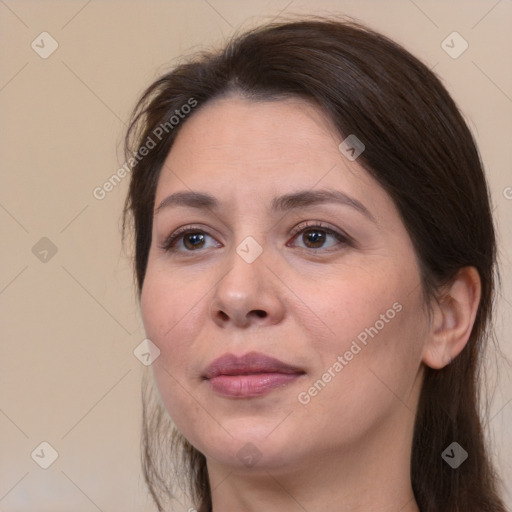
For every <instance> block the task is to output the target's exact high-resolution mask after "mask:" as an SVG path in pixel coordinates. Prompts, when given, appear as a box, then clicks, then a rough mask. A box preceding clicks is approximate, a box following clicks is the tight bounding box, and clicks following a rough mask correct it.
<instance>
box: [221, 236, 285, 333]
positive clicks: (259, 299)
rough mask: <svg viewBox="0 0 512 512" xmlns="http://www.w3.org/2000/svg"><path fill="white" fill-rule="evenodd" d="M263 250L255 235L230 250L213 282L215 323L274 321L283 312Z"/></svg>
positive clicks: (241, 324) (273, 277) (277, 319)
mask: <svg viewBox="0 0 512 512" xmlns="http://www.w3.org/2000/svg"><path fill="white" fill-rule="evenodd" d="M265 256H266V251H265V250H264V247H263V245H262V244H260V243H259V242H258V241H257V240H256V238H255V237H252V236H247V237H245V238H244V239H243V240H242V241H241V242H240V243H239V244H238V245H237V246H234V247H233V248H232V250H231V254H230V255H229V257H228V258H227V262H228V263H227V266H228V267H229V268H227V269H226V268H225V269H224V270H223V277H222V278H221V279H220V280H219V282H218V283H217V285H216V286H215V291H214V296H213V301H212V305H211V307H212V315H213V316H214V320H215V321H216V322H217V323H221V324H222V325H225V324H226V323H229V322H232V323H234V324H236V325H239V326H245V325H247V324H249V323H251V322H258V323H261V322H270V323H275V322H277V321H279V320H280V318H281V317H282V315H283V304H282V302H281V298H280V297H279V296H278V294H279V291H278V290H279V287H278V286H276V283H275V282H274V280H275V276H274V275H273V273H272V272H270V271H269V270H268V269H267V267H266V264H267V260H268V258H266V257H265Z"/></svg>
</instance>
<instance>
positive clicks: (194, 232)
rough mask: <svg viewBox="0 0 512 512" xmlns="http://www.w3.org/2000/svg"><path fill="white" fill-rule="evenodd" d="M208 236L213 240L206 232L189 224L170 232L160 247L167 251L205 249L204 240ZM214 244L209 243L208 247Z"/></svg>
mask: <svg viewBox="0 0 512 512" xmlns="http://www.w3.org/2000/svg"><path fill="white" fill-rule="evenodd" d="M208 238H211V239H212V240H213V238H212V237H211V236H210V235H209V234H208V233H206V232H204V231H202V230H201V229H197V228H193V227H190V226H189V227H185V228H181V229H178V230H176V231H174V232H173V233H171V234H170V235H169V236H168V237H167V238H166V239H165V241H164V243H163V244H162V245H161V246H160V248H161V249H163V250H164V251H167V252H175V251H180V252H194V251H197V250H199V249H207V248H208V245H207V243H206V241H207V239H208ZM215 246H216V245H215V244H213V245H210V247H215Z"/></svg>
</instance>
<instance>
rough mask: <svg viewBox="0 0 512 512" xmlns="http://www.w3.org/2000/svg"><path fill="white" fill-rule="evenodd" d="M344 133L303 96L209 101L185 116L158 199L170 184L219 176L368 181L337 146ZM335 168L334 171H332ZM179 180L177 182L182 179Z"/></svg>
mask: <svg viewBox="0 0 512 512" xmlns="http://www.w3.org/2000/svg"><path fill="white" fill-rule="evenodd" d="M341 141H342V136H341V135H340V134H339V133H338V132H337V131H336V129H335V127H334V125H333V123H332V122H331V120H330V119H329V118H328V116H326V115H325V114H324V113H323V112H322V111H321V110H320V108H319V107H317V106H316V105H314V104H313V103H311V102H308V101H306V100H303V99H300V98H287V99H280V100H272V101H253V100H248V99H244V98H241V97H239V96H229V97H224V98H220V99H216V100H213V101H211V102H209V103H207V104H205V105H204V106H203V107H201V108H200V109H199V110H197V111H196V112H194V114H193V115H192V116H191V117H190V118H189V119H186V120H185V122H184V125H183V126H182V127H181V128H180V131H179V132H178V135H177V137H176V140H175V142H174V145H173V147H172V149H171V151H170V152H169V155H168V157H167V159H166V162H165V164H164V167H163V170H162V173H161V177H160V181H159V187H158V190H157V199H158V196H159V194H161V193H162V192H161V189H163V188H168V187H169V186H178V185H181V186H182V187H183V186H185V187H189V188H195V187H197V186H198V185H202V186H207V187H212V188H216V187H218V186H219V183H221V182H222V183H224V185H226V182H229V183H235V182H236V183H237V184H238V185H239V186H241V185H243V184H244V183H246V184H247V183H249V184H251V186H252V187H253V191H254V190H255V189H254V187H258V188H259V189H261V188H263V187H264V186H268V187H275V186H277V185H280V186H288V187H293V185H294V184H295V183H297V181H300V182H301V184H302V185H303V186H306V187H308V186H309V187H310V188H312V187H314V185H315V183H319V181H320V180H322V185H324V186H329V184H332V185H334V184H335V183H336V178H338V179H339V178H340V176H341V175H346V174H352V175H353V178H354V179H357V180H361V179H364V180H366V181H369V180H370V177H369V175H368V174H367V173H366V171H364V169H363V168H362V167H361V166H359V165H358V164H357V162H350V161H349V160H347V159H346V158H345V157H343V155H342V154H341V153H340V151H339V148H338V146H339V144H340V142H341ZM336 175H338V176H336ZM180 180H181V181H182V183H180Z"/></svg>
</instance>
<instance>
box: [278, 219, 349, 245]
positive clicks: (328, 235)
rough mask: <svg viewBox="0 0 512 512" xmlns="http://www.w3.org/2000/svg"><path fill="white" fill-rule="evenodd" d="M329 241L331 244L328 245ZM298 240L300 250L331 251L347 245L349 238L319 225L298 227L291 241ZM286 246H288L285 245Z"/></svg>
mask: <svg viewBox="0 0 512 512" xmlns="http://www.w3.org/2000/svg"><path fill="white" fill-rule="evenodd" d="M329 239H330V240H331V243H330V244H329V243H328V242H329ZM296 240H300V241H301V242H302V243H303V244H304V245H303V246H299V247H301V248H302V249H321V250H326V249H332V248H333V247H335V246H337V245H348V244H349V243H350V237H349V236H348V235H345V234H343V233H340V232H338V231H336V230H334V229H331V228H329V227H327V226H324V225H322V224H321V223H319V224H307V225H304V224H302V225H300V226H298V227H297V228H296V229H295V230H294V237H293V241H296ZM287 245H288V244H287Z"/></svg>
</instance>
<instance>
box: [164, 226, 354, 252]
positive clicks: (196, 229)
mask: <svg viewBox="0 0 512 512" xmlns="http://www.w3.org/2000/svg"><path fill="white" fill-rule="evenodd" d="M314 228H318V229H319V230H322V231H325V232H326V233H328V234H330V235H331V236H334V237H335V238H337V239H338V241H339V243H340V244H345V245H354V240H353V238H352V237H351V236H349V235H348V234H347V233H346V232H345V231H343V230H342V229H340V228H335V227H333V226H330V225H328V224H326V223H324V222H322V221H305V222H302V223H300V224H297V225H296V226H295V227H294V228H292V230H291V238H292V241H295V239H296V238H297V236H298V235H300V233H302V232H304V231H306V230H308V229H314ZM189 233H203V234H204V235H206V236H209V237H210V238H212V239H214V240H215V238H214V237H213V236H212V235H211V234H210V233H208V231H207V230H206V229H204V228H202V227H201V226H195V225H193V224H190V225H186V226H182V227H180V228H177V229H176V230H174V231H173V232H172V233H171V234H170V235H169V236H167V237H166V238H165V239H164V241H163V242H162V243H161V244H159V248H160V249H161V250H163V251H165V252H184V253H193V252H200V249H198V251H178V250H177V249H175V247H174V246H175V245H176V243H177V242H178V241H180V240H181V239H183V237H184V236H185V235H187V234H189ZM219 243H220V242H219ZM338 245H339V244H338ZM286 246H287V247H289V246H290V245H289V242H287V243H286ZM298 248H299V249H302V250H306V251H308V252H312V253H313V252H317V253H321V252H332V251H334V250H336V249H335V248H327V249H323V248H319V249H308V248H304V247H298Z"/></svg>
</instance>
